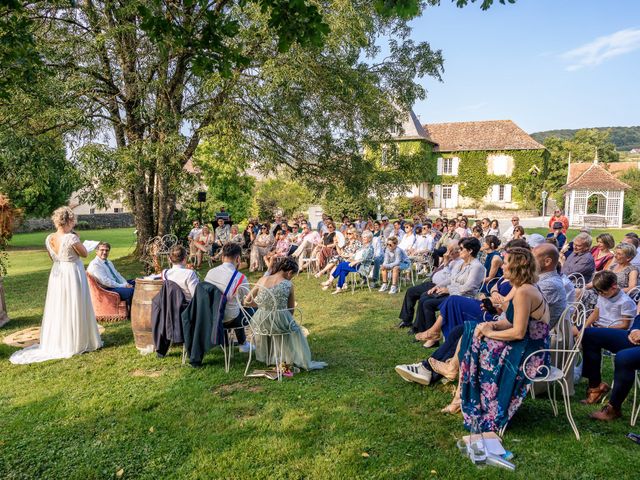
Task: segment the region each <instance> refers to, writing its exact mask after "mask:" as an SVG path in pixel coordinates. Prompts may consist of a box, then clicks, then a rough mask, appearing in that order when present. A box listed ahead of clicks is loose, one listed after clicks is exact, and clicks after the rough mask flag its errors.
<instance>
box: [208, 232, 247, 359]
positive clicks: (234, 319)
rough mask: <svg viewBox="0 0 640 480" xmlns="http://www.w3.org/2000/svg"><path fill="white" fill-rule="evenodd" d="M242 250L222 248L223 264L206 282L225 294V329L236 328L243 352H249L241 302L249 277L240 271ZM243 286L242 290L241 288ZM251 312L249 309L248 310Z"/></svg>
mask: <svg viewBox="0 0 640 480" xmlns="http://www.w3.org/2000/svg"><path fill="white" fill-rule="evenodd" d="M241 255H242V248H241V247H240V245H238V244H237V243H227V244H226V245H225V246H224V247H222V264H221V265H219V266H217V267H215V268H212V269H211V270H209V271H208V272H207V276H206V277H205V279H204V281H205V282H209V283H211V284H213V285H215V286H216V287H217V288H218V290H220V291H221V292H222V293H223V294H224V293H225V292H226V296H227V303H226V305H225V307H224V319H223V323H224V328H226V329H229V328H234V329H236V330H235V334H236V338H237V339H238V343H239V344H240V351H241V352H245V353H246V352H248V351H249V349H251V348H252V345H251V344H250V343H249V342H247V337H246V335H245V332H244V328H242V327H243V324H242V322H243V319H244V317H243V316H242V313H241V312H240V302H241V301H242V299H243V298H244V295H245V294H246V293H247V288H248V287H247V283H248V282H247V277H245V276H244V275H243V274H242V273H240V272H239V271H238V265H240V256H241ZM241 286H242V288H240V287H241ZM247 310H248V311H249V309H247Z"/></svg>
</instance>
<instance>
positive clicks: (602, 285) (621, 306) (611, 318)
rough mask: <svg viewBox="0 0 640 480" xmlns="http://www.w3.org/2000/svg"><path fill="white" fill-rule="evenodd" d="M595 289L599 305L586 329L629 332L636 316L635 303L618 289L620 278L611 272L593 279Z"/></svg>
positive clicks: (600, 274)
mask: <svg viewBox="0 0 640 480" xmlns="http://www.w3.org/2000/svg"><path fill="white" fill-rule="evenodd" d="M592 283H593V289H594V290H595V291H596V292H597V293H598V303H597V304H596V308H594V309H593V312H592V313H591V315H589V318H588V319H587V323H586V325H585V327H591V326H593V327H602V328H618V329H621V330H628V329H629V325H630V324H631V319H632V318H633V317H634V316H635V315H636V304H635V302H634V301H633V300H632V299H631V297H629V295H627V294H626V293H624V292H623V291H622V289H621V288H620V287H618V277H617V275H616V274H615V273H613V272H612V271H609V270H603V271H601V272H598V273H596V274H595V276H594V277H593V282H592Z"/></svg>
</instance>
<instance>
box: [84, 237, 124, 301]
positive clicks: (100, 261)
mask: <svg viewBox="0 0 640 480" xmlns="http://www.w3.org/2000/svg"><path fill="white" fill-rule="evenodd" d="M110 251H111V245H110V244H109V243H107V242H100V243H99V244H98V246H97V247H96V257H95V258H94V259H93V260H91V262H89V266H88V267H87V273H88V274H89V275H91V276H92V277H93V278H94V279H95V281H96V282H98V283H99V284H100V286H102V287H103V288H104V289H105V290H109V291H112V292H116V293H117V294H118V295H120V299H121V300H123V301H125V302H126V303H127V307H128V308H131V299H132V298H133V291H134V287H135V280H127V279H126V278H124V277H123V276H122V275H120V273H119V272H118V270H116V267H115V266H114V265H113V262H111V261H110V260H109V252H110Z"/></svg>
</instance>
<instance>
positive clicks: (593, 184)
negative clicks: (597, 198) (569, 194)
mask: <svg viewBox="0 0 640 480" xmlns="http://www.w3.org/2000/svg"><path fill="white" fill-rule="evenodd" d="M578 165H580V164H578ZM587 165H590V166H589V167H588V168H587V169H586V170H585V171H584V172H583V173H582V175H580V176H579V177H578V178H576V179H575V180H574V181H572V182H570V183H569V184H567V185H565V187H564V188H565V189H567V190H577V189H588V190H599V189H602V190H627V189H628V188H631V187H630V186H629V185H627V184H626V183H624V182H622V181H620V180H618V179H617V178H616V177H614V176H613V174H611V173H609V172H608V171H607V170H606V169H605V168H603V167H602V165H600V164H599V163H591V164H587Z"/></svg>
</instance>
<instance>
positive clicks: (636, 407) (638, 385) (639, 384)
mask: <svg viewBox="0 0 640 480" xmlns="http://www.w3.org/2000/svg"><path fill="white" fill-rule="evenodd" d="M638 390H640V370H636V380H635V382H634V384H633V406H632V407H631V422H630V423H631V426H632V427H635V426H636V420H638V414H640V403H639V402H638V401H637V398H638Z"/></svg>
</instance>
